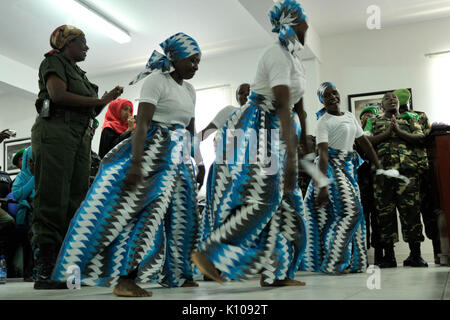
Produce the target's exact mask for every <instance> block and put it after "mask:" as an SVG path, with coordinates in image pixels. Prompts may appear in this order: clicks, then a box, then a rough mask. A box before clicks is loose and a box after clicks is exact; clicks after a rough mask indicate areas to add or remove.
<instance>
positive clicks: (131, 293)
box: [113, 278, 152, 297]
mask: <svg viewBox="0 0 450 320" xmlns="http://www.w3.org/2000/svg"><path fill="white" fill-rule="evenodd" d="M113 292H114V294H115V295H116V296H119V297H151V296H152V293H151V292H150V291H146V290H144V289H142V288H141V287H139V286H138V285H137V284H136V283H135V282H134V280H132V279H124V278H119V283H118V284H117V285H116V287H115V288H114V291H113Z"/></svg>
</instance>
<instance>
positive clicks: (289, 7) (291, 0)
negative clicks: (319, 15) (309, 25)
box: [269, 0, 306, 55]
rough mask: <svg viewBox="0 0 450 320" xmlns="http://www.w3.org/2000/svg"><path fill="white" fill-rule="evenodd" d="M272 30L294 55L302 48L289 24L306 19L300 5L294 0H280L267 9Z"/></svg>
mask: <svg viewBox="0 0 450 320" xmlns="http://www.w3.org/2000/svg"><path fill="white" fill-rule="evenodd" d="M269 17H270V22H271V23H272V26H273V29H272V32H276V33H278V39H279V40H280V43H281V45H282V46H283V47H284V48H285V49H286V50H288V51H289V52H290V53H291V54H293V55H295V54H296V53H298V52H299V51H300V50H302V49H303V45H302V44H301V43H300V41H299V40H298V37H297V35H296V34H295V31H294V29H292V27H291V26H294V25H297V24H300V23H301V22H302V21H305V20H306V15H305V13H304V11H303V8H302V6H301V5H300V4H299V3H298V2H297V1H295V0H281V1H278V2H277V3H275V4H274V6H273V7H272V9H271V10H270V11H269Z"/></svg>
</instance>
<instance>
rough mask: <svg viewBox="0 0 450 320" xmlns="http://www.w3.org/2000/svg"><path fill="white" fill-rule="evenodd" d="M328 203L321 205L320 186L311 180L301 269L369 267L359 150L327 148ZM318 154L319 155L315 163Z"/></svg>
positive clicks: (326, 270) (356, 269)
mask: <svg viewBox="0 0 450 320" xmlns="http://www.w3.org/2000/svg"><path fill="white" fill-rule="evenodd" d="M328 157H329V160H328V173H327V176H328V178H329V179H331V180H332V183H331V184H329V185H328V197H329V200H328V203H327V205H326V206H324V207H322V208H318V207H317V206H316V204H315V199H316V196H317V192H318V190H317V189H316V188H315V187H314V181H313V180H311V182H310V184H309V186H308V190H307V192H306V196H305V207H306V215H305V222H306V234H307V237H308V241H307V248H306V251H305V254H304V259H303V261H302V263H301V267H300V269H301V270H306V271H314V272H324V273H330V274H336V273H339V272H342V271H344V270H346V269H348V270H349V271H350V272H361V271H364V270H365V269H366V267H367V249H366V241H365V239H366V222H365V219H364V215H363V210H362V205H361V198H360V193H359V186H358V182H357V181H358V180H357V174H356V170H357V169H358V167H359V166H360V165H361V164H362V163H363V161H362V159H361V157H360V156H359V155H358V154H357V153H356V152H348V151H342V150H337V149H333V148H329V149H328ZM317 162H318V158H317V159H316V163H317Z"/></svg>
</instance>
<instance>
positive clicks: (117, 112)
mask: <svg viewBox="0 0 450 320" xmlns="http://www.w3.org/2000/svg"><path fill="white" fill-rule="evenodd" d="M132 116H133V103H132V102H131V101H130V100H128V99H123V98H118V99H116V100H114V101H112V102H111V103H110V104H109V106H108V111H106V115H105V122H104V123H103V127H102V136H101V138H100V147H99V150H98V155H99V156H100V158H103V157H104V156H105V155H106V154H107V153H108V152H109V151H110V150H111V149H112V148H114V147H115V146H116V145H117V144H118V143H119V142H120V141H121V140H123V139H122V138H121V136H122V135H123V134H128V133H129V132H131V131H133V129H134V118H133V117H132Z"/></svg>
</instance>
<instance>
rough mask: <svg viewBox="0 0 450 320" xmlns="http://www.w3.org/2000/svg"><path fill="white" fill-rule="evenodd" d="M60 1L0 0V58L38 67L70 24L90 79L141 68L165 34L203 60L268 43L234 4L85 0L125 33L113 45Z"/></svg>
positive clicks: (233, 0) (218, 0) (222, 0)
mask: <svg viewBox="0 0 450 320" xmlns="http://www.w3.org/2000/svg"><path fill="white" fill-rule="evenodd" d="M58 1H60V0H12V1H11V0H0V12H2V19H0V39H1V47H0V54H2V55H4V56H7V57H9V58H12V59H15V60H17V61H19V62H21V63H23V64H25V65H28V66H30V67H33V68H36V69H37V68H38V66H39V63H40V62H41V61H42V59H43V54H44V53H45V52H47V51H48V50H49V49H51V48H50V47H49V36H50V33H51V32H52V31H53V30H54V28H55V27H57V26H59V25H62V24H66V23H69V24H73V25H75V26H78V27H79V28H80V29H82V30H83V31H84V32H85V33H86V38H87V43H88V46H89V47H90V50H89V52H88V57H87V59H86V61H85V62H83V63H82V64H81V65H80V66H81V67H82V68H83V69H85V70H87V71H89V74H90V75H91V76H92V75H96V74H102V73H106V72H112V71H118V70H120V69H125V68H130V67H143V66H145V64H146V62H147V59H148V58H149V56H150V54H151V53H152V51H153V50H154V49H158V50H160V51H161V49H160V48H159V43H160V42H162V41H163V40H164V39H166V38H167V37H168V36H170V35H172V34H174V33H177V32H180V31H182V32H185V33H187V34H189V35H191V36H192V37H194V38H195V39H196V40H197V41H198V42H199V44H200V47H201V49H202V52H203V56H204V57H210V56H213V55H219V54H224V53H226V52H231V51H236V50H245V49H250V48H257V47H262V46H264V45H266V44H267V43H268V42H270V41H271V39H272V38H271V36H270V34H268V33H267V32H266V31H265V30H264V29H263V28H262V27H261V26H260V25H259V24H258V23H257V22H256V21H255V20H254V19H253V18H252V16H251V15H250V14H249V13H248V12H247V11H246V10H245V9H243V7H242V6H241V4H240V3H239V1H238V0H184V1H183V0H88V1H87V2H89V3H91V4H94V5H95V7H97V8H98V9H99V10H101V11H102V12H104V13H105V14H107V15H108V16H110V17H113V18H114V20H116V21H118V22H119V23H120V24H121V25H122V26H123V27H124V28H125V29H127V30H128V31H129V32H130V34H131V37H132V41H131V42H129V43H126V44H118V43H116V42H114V41H113V40H111V39H109V38H107V37H105V36H103V35H102V34H100V33H98V32H97V31H96V30H94V29H93V28H92V27H91V26H87V25H85V24H84V23H83V22H82V21H74V20H73V19H72V18H71V17H70V15H69V14H68V13H67V12H65V11H64V10H62V9H61V7H60V5H58V3H60V2H58Z"/></svg>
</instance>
